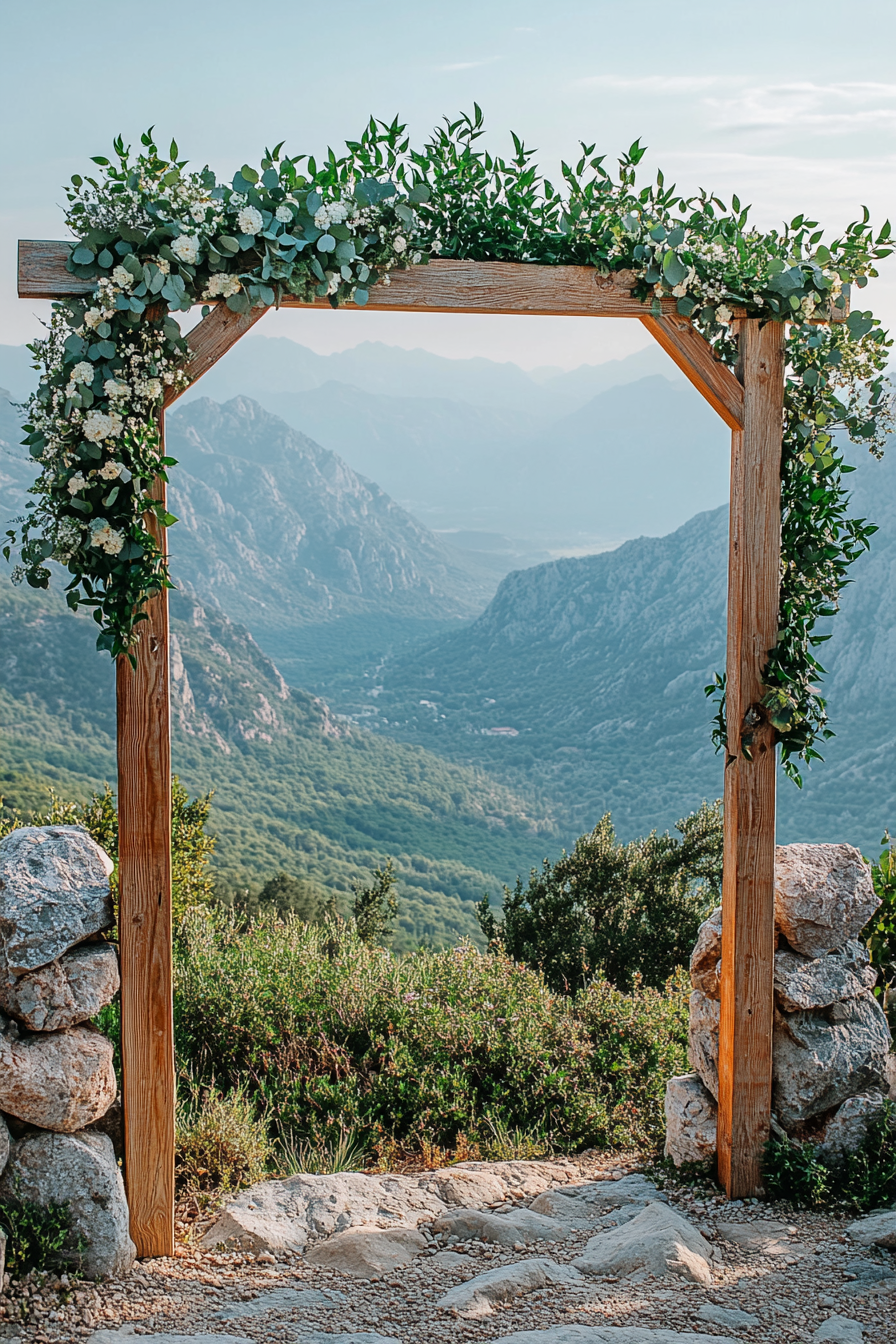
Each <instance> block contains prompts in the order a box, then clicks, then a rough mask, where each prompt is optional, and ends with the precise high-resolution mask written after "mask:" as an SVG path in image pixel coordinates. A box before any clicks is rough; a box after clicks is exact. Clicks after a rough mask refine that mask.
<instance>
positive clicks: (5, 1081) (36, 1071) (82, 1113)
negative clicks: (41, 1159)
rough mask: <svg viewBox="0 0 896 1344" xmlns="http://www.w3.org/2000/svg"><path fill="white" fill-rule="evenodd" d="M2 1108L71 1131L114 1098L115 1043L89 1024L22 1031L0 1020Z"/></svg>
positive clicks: (96, 1116) (30, 1120) (31, 1122)
mask: <svg viewBox="0 0 896 1344" xmlns="http://www.w3.org/2000/svg"><path fill="white" fill-rule="evenodd" d="M4 1023H5V1030H0V1111H6V1112H7V1113H8V1114H9V1115H14V1116H15V1117H16V1118H17V1119H18V1120H24V1121H25V1122H26V1123H27V1124H29V1125H38V1126H40V1128H41V1129H51V1130H54V1131H55V1132H56V1133H59V1134H72V1133H74V1132H75V1130H78V1129H83V1128H84V1126H85V1125H90V1124H93V1122H94V1121H95V1120H98V1119H99V1118H100V1116H101V1115H104V1114H105V1112H106V1111H107V1110H108V1109H109V1107H110V1106H111V1105H112V1102H113V1101H114V1100H115V1087H116V1084H115V1070H114V1069H113V1066H112V1058H113V1050H112V1042H111V1041H110V1040H107V1038H106V1037H105V1036H103V1035H102V1034H101V1033H100V1032H98V1031H97V1030H96V1029H95V1028H94V1027H91V1026H88V1025H87V1024H86V1023H85V1024H84V1025H83V1026H80V1027H70V1028H69V1029H68V1030H67V1031H53V1032H35V1033H33V1034H32V1033H30V1032H26V1033H20V1032H19V1031H18V1029H17V1027H16V1026H15V1024H14V1023H10V1022H9V1020H8V1019H0V1027H2V1026H3V1024H4Z"/></svg>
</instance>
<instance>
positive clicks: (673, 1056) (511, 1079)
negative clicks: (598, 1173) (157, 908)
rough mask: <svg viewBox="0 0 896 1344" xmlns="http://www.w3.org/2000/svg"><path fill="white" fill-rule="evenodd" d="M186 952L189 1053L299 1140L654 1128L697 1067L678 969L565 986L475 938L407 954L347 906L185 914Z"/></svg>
mask: <svg viewBox="0 0 896 1344" xmlns="http://www.w3.org/2000/svg"><path fill="white" fill-rule="evenodd" d="M174 964H175V1000H174V1015H175V1037H176V1050H177V1057H178V1061H179V1063H180V1066H181V1067H182V1068H184V1069H188V1070H189V1071H190V1072H191V1074H192V1076H193V1077H194V1078H195V1079H196V1080H197V1083H198V1084H201V1085H203V1086H209V1085H211V1082H212V1080H215V1086H218V1087H221V1088H223V1089H224V1090H225V1091H226V1090H228V1089H232V1088H234V1087H236V1086H239V1085H240V1084H241V1083H242V1084H244V1085H245V1088H246V1096H247V1097H250V1098H251V1099H252V1101H253V1103H254V1104H256V1105H257V1107H258V1108H259V1112H260V1113H261V1114H262V1115H263V1116H264V1118H265V1120H266V1122H267V1124H268V1126H269V1128H270V1131H271V1133H272V1134H275V1135H277V1136H279V1137H280V1138H281V1140H282V1139H286V1140H288V1141H289V1142H290V1143H294V1144H303V1143H304V1144H311V1145H312V1146H315V1147H316V1146H319V1145H325V1146H326V1145H328V1144H329V1145H330V1146H333V1145H335V1144H336V1143H338V1141H339V1138H340V1136H341V1135H344V1134H345V1133H347V1132H351V1133H353V1134H354V1135H355V1136H357V1138H358V1139H359V1140H363V1142H365V1143H366V1144H367V1145H368V1146H369V1147H371V1148H373V1147H375V1146H377V1144H378V1143H379V1142H380V1141H381V1140H383V1139H384V1138H386V1137H389V1138H391V1139H394V1140H396V1141H398V1142H400V1143H401V1144H403V1145H404V1146H406V1147H407V1146H411V1147H413V1146H420V1145H422V1144H423V1143H424V1142H428V1143H430V1144H440V1145H445V1146H449V1145H450V1146H452V1147H455V1146H456V1143H457V1139H458V1135H463V1136H465V1142H470V1143H472V1142H479V1143H480V1144H481V1146H482V1147H483V1150H485V1149H486V1148H488V1147H489V1146H490V1145H491V1144H493V1143H494V1140H495V1135H496V1134H502V1133H504V1134H506V1133H510V1132H513V1131H521V1132H524V1133H525V1134H526V1135H527V1136H528V1137H527V1142H539V1143H542V1144H543V1145H546V1146H547V1145H552V1146H554V1147H556V1148H559V1149H564V1150H574V1149H576V1148H581V1147H585V1146H589V1145H607V1144H618V1145H626V1146H627V1145H631V1144H638V1145H645V1144H656V1143H658V1142H659V1141H660V1139H661V1137H662V1131H663V1115H662V1099H663V1091H664V1087H665V1079H666V1077H667V1076H668V1075H669V1074H670V1073H676V1072H681V1071H682V1070H683V1069H684V1068H685V1043H686V1036H687V1007H686V995H687V987H686V985H685V984H684V982H683V980H681V979H679V980H677V981H675V982H674V983H672V984H670V985H669V986H667V987H665V988H664V989H655V988H643V987H641V986H640V985H636V986H635V988H634V989H633V991H632V993H631V994H625V993H623V992H621V991H619V990H616V989H614V988H612V986H610V985H608V984H606V983H604V982H602V981H596V982H594V983H593V984H592V985H591V986H589V988H588V989H587V990H586V991H584V992H583V993H582V994H580V995H579V996H577V997H576V998H574V999H569V998H567V997H565V996H563V995H557V994H555V993H553V992H552V991H551V990H550V988H549V987H548V986H547V985H546V983H545V980H544V978H543V976H542V975H541V974H540V972H537V971H533V970H531V969H528V968H526V967H524V966H520V965H518V964H515V963H514V962H513V961H511V960H510V959H509V958H508V957H506V956H500V955H499V956H496V955H488V954H483V953H479V952H477V951H476V950H475V949H474V948H472V947H470V946H469V945H460V946H458V947H455V948H453V949H451V950H450V951H443V952H433V951H426V950H421V951H419V952H416V953H412V954H409V955H407V956H405V957H403V958H401V959H399V958H396V957H394V956H392V955H391V954H390V953H389V952H387V951H385V950H384V949H382V948H379V947H374V946H370V945H368V944H366V943H365V942H364V941H363V940H362V938H361V937H360V936H359V933H358V930H357V928H356V927H355V925H354V923H353V922H351V921H350V922H348V923H345V922H343V921H341V920H339V919H333V918H331V919H328V920H327V921H326V923H325V924H324V925H322V926H312V925H306V924H303V923H301V922H300V921H298V920H295V919H287V920H285V921H279V920H276V919H273V918H270V917H264V918H260V919H259V920H258V921H256V922H255V923H253V924H252V925H251V926H250V927H249V928H248V929H240V927H239V926H238V924H237V922H236V921H235V920H234V918H233V917H227V916H225V915H224V914H222V913H215V914H213V915H212V917H211V918H197V917H192V918H188V920H187V921H186V922H185V925H184V928H183V932H182V937H181V938H180V939H179V940H178V945H177V947H176V948H175V963H174Z"/></svg>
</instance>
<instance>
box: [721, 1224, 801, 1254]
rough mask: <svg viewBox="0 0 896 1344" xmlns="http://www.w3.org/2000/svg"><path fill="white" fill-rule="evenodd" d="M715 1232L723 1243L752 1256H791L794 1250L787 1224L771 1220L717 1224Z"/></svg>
mask: <svg viewBox="0 0 896 1344" xmlns="http://www.w3.org/2000/svg"><path fill="white" fill-rule="evenodd" d="M716 1231H717V1232H718V1234H719V1236H720V1237H723V1238H724V1239H725V1241H730V1242H732V1243H733V1244H734V1245H735V1246H739V1247H740V1248H741V1250H743V1251H749V1252H751V1253H752V1254H753V1255H791V1254H792V1253H793V1250H794V1243H793V1242H791V1241H790V1240H789V1234H788V1231H787V1224H786V1223H779V1222H776V1221H775V1220H774V1219H772V1218H763V1219H761V1220H759V1221H756V1222H746V1223H729V1222H717V1223H716ZM798 1249H799V1248H798Z"/></svg>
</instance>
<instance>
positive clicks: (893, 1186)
mask: <svg viewBox="0 0 896 1344" xmlns="http://www.w3.org/2000/svg"><path fill="white" fill-rule="evenodd" d="M763 1176H764V1180H765V1186H766V1190H767V1191H768V1194H769V1195H770V1196H771V1197H772V1198H773V1199H789V1200H790V1202H791V1203H792V1204H796V1205H798V1206H801V1207H806V1208H811V1207H817V1206H819V1205H822V1204H832V1203H838V1204H846V1205H849V1206H850V1207H851V1208H853V1209H856V1210H858V1211H859V1212H866V1211H867V1210H868V1209H874V1208H879V1207H882V1206H884V1205H887V1204H890V1203H891V1202H892V1200H893V1198H894V1196H896V1106H894V1105H893V1104H892V1103H891V1102H885V1103H884V1106H883V1109H882V1111H881V1113H880V1115H879V1116H878V1117H877V1118H876V1119H875V1120H874V1121H873V1122H872V1123H871V1124H870V1125H869V1126H868V1132H867V1134H866V1135H865V1139H864V1142H863V1143H862V1146H861V1147H860V1148H859V1150H858V1152H855V1153H847V1154H846V1155H845V1156H844V1157H842V1158H841V1159H839V1160H836V1161H834V1160H832V1159H830V1158H827V1157H824V1156H822V1155H821V1154H819V1152H818V1148H817V1147H816V1145H815V1144H812V1143H808V1142H802V1143H801V1142H799V1140H797V1139H780V1138H773V1139H771V1140H770V1142H769V1143H768V1144H767V1145H766V1150H765V1163H764V1168H763Z"/></svg>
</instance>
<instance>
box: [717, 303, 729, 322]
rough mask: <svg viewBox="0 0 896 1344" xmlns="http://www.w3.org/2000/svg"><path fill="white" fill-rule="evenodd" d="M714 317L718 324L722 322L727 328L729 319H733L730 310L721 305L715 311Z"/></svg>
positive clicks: (725, 305)
mask: <svg viewBox="0 0 896 1344" xmlns="http://www.w3.org/2000/svg"><path fill="white" fill-rule="evenodd" d="M716 317H717V318H718V320H719V321H720V322H722V323H723V324H724V325H725V326H727V325H728V323H729V322H730V321H731V318H732V317H733V313H732V312H731V309H730V308H729V307H728V306H727V304H724V303H721V304H719V306H718V308H717V309H716Z"/></svg>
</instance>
